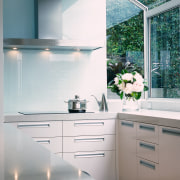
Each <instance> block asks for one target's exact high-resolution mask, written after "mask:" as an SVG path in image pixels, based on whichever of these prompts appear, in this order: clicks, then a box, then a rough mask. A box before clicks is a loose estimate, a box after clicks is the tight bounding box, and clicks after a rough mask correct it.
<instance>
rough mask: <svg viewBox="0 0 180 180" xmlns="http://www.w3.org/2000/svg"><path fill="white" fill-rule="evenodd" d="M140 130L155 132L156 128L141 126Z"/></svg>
mask: <svg viewBox="0 0 180 180" xmlns="http://www.w3.org/2000/svg"><path fill="white" fill-rule="evenodd" d="M139 128H140V129H143V130H148V131H155V127H154V126H148V125H140V126H139Z"/></svg>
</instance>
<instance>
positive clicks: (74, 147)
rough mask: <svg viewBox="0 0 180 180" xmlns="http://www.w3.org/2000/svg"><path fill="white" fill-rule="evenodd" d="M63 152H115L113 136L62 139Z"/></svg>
mask: <svg viewBox="0 0 180 180" xmlns="http://www.w3.org/2000/svg"><path fill="white" fill-rule="evenodd" d="M63 140H64V143H63V152H77V151H99V150H100V151H101V150H108V151H109V150H115V135H103V136H75V137H63Z"/></svg>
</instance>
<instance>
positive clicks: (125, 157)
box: [118, 121, 138, 180]
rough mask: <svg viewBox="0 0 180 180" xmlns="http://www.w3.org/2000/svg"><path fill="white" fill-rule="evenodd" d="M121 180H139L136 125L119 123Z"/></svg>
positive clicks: (129, 122)
mask: <svg viewBox="0 0 180 180" xmlns="http://www.w3.org/2000/svg"><path fill="white" fill-rule="evenodd" d="M118 151H119V154H118V156H119V161H118V162H119V172H118V174H119V179H120V180H138V179H137V165H136V164H137V160H136V123H135V122H131V121H119V133H118Z"/></svg>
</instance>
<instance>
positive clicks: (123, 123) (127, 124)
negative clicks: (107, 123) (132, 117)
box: [121, 121, 134, 127]
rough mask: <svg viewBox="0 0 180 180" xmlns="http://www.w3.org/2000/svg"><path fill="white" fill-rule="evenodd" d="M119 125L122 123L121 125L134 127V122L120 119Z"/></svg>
mask: <svg viewBox="0 0 180 180" xmlns="http://www.w3.org/2000/svg"><path fill="white" fill-rule="evenodd" d="M121 125H122V126H129V127H134V123H131V122H124V121H122V122H121Z"/></svg>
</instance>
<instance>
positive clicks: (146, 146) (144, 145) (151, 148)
mask: <svg viewBox="0 0 180 180" xmlns="http://www.w3.org/2000/svg"><path fill="white" fill-rule="evenodd" d="M139 145H140V146H141V147H143V148H147V149H150V150H153V151H155V146H154V145H150V144H146V143H142V142H140V143H139Z"/></svg>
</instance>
